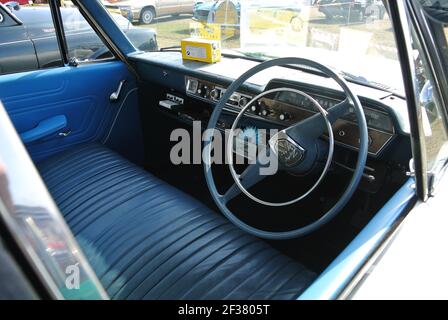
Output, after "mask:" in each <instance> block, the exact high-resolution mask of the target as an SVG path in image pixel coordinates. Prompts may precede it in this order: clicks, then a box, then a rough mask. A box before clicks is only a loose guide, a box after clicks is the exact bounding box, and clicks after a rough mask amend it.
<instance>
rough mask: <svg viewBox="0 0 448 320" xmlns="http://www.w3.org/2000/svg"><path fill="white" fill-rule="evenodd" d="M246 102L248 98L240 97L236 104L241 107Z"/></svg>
mask: <svg viewBox="0 0 448 320" xmlns="http://www.w3.org/2000/svg"><path fill="white" fill-rule="evenodd" d="M248 102H249V100H248V99H247V98H246V97H241V99H240V101H239V103H238V104H239V105H240V107H241V108H244V107H245V106H246V104H247V103H248Z"/></svg>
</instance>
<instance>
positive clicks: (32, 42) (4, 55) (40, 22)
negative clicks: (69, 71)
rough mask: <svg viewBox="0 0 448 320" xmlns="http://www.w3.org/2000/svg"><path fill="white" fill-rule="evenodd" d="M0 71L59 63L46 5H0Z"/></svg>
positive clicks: (20, 70) (60, 63)
mask: <svg viewBox="0 0 448 320" xmlns="http://www.w3.org/2000/svg"><path fill="white" fill-rule="evenodd" d="M0 15H1V17H0V74H8V73H16V72H23V71H32V70H36V69H43V68H50V67H55V66H61V65H62V59H61V55H60V52H59V47H58V43H57V40H56V35H55V30H54V25H53V20H52V17H51V11H50V7H49V6H48V5H39V6H32V5H19V4H16V5H15V6H14V7H12V6H10V7H8V8H7V7H6V6H0Z"/></svg>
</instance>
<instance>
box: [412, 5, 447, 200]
mask: <svg viewBox="0 0 448 320" xmlns="http://www.w3.org/2000/svg"><path fill="white" fill-rule="evenodd" d="M436 2H437V3H436ZM420 3H422V4H423V5H424V6H425V9H426V13H427V14H428V16H426V18H429V16H432V15H433V14H436V16H435V17H441V16H440V13H443V14H445V15H446V13H445V12H446V8H444V7H442V6H440V3H439V1H420ZM437 21H438V19H432V20H431V24H432V27H433V30H434V31H436V32H434V33H433V37H438V39H437V38H436V39H435V40H436V41H435V43H436V44H437V45H438V46H440V48H438V49H441V52H442V54H443V56H444V57H445V58H446V57H448V54H447V34H448V32H447V27H446V24H445V23H446V21H439V22H437ZM434 28H435V29H434ZM413 47H414V58H415V68H416V70H415V71H416V72H415V74H416V77H415V79H414V82H415V85H414V88H415V91H416V92H415V93H416V97H417V98H418V101H417V102H418V103H417V107H418V108H420V111H421V120H422V123H421V131H422V133H423V134H422V136H423V141H422V143H423V145H424V147H423V150H424V151H425V153H426V154H425V156H426V165H427V175H428V187H429V192H430V193H431V192H433V190H434V187H435V186H436V184H437V180H438V179H440V178H441V177H442V174H441V171H442V170H445V168H446V164H447V160H448V126H447V118H446V115H447V113H446V109H445V108H444V105H443V104H442V100H441V97H440V94H439V92H438V90H440V89H441V88H437V87H435V86H434V77H433V75H432V73H431V72H432V71H431V69H430V65H429V64H428V61H427V60H426V59H427V58H426V56H425V55H424V53H423V50H422V45H421V43H420V41H419V39H418V38H417V36H416V35H415V34H414V35H413ZM446 62H448V61H445V63H446ZM434 72H437V70H434Z"/></svg>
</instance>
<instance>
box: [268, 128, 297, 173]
mask: <svg viewBox="0 0 448 320" xmlns="http://www.w3.org/2000/svg"><path fill="white" fill-rule="evenodd" d="M269 146H270V148H271V150H272V152H274V154H275V155H276V156H277V158H278V161H279V162H280V164H281V165H282V166H284V167H285V168H293V167H295V166H296V165H298V164H299V163H300V162H302V160H303V159H304V158H305V154H306V150H305V149H304V148H303V147H302V146H300V145H299V144H298V143H297V142H295V141H294V140H293V139H291V138H290V137H289V136H288V135H287V134H286V133H285V132H284V131H280V132H278V133H277V134H276V135H275V136H273V137H272V138H271V139H270V140H269Z"/></svg>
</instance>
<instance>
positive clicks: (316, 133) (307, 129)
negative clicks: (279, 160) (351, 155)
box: [285, 98, 354, 139]
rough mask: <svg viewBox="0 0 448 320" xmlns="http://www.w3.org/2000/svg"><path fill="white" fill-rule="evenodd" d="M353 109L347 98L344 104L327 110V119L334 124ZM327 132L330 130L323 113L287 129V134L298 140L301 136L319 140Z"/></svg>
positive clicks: (341, 103)
mask: <svg viewBox="0 0 448 320" xmlns="http://www.w3.org/2000/svg"><path fill="white" fill-rule="evenodd" d="M351 108H354V105H353V103H352V102H351V101H350V99H349V98H346V99H345V100H343V101H342V102H340V103H338V104H336V105H334V106H333V107H331V108H329V109H328V110H326V112H327V119H328V120H329V121H330V123H334V122H335V121H336V120H337V119H339V118H341V117H343V116H344V115H346V114H348V113H349V112H350V109H351ZM327 130H328V128H327V125H326V122H325V118H324V116H323V115H322V114H321V113H316V114H315V115H313V116H311V117H308V118H306V119H304V120H302V121H300V122H298V123H296V124H294V125H292V126H291V127H289V128H287V129H286V130H285V132H286V133H287V134H288V135H289V136H290V137H291V138H293V139H295V138H297V139H298V138H299V137H300V136H302V137H304V136H306V137H307V138H309V139H317V138H319V137H320V136H321V135H322V134H324V133H325V132H326V131H327Z"/></svg>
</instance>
